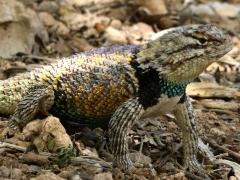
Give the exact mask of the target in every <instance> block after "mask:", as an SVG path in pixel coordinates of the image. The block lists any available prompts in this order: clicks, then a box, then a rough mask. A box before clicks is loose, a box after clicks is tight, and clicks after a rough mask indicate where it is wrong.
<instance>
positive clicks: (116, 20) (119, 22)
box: [110, 19, 122, 29]
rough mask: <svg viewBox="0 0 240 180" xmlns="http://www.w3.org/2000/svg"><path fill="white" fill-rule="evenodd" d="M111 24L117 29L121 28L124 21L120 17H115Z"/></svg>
mask: <svg viewBox="0 0 240 180" xmlns="http://www.w3.org/2000/svg"><path fill="white" fill-rule="evenodd" d="M110 26H111V27H113V28H115V29H120V28H121V27H122V22H121V21H120V20H118V19H113V20H112V22H111V24H110Z"/></svg>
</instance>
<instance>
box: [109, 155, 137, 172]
mask: <svg viewBox="0 0 240 180" xmlns="http://www.w3.org/2000/svg"><path fill="white" fill-rule="evenodd" d="M113 167H114V168H115V167H117V168H119V169H121V170H123V171H124V172H125V173H132V172H134V171H135V170H136V168H135V167H134V166H133V163H132V161H131V160H130V158H129V157H128V156H127V155H125V156H116V157H115V158H114V160H113Z"/></svg>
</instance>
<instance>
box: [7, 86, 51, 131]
mask: <svg viewBox="0 0 240 180" xmlns="http://www.w3.org/2000/svg"><path fill="white" fill-rule="evenodd" d="M53 103H54V91H53V90H52V89H50V88H49V86H48V85H45V84H36V85H34V86H32V87H30V88H29V89H28V90H27V91H26V93H25V95H24V96H23V98H22V99H21V101H20V102H19V103H18V104H17V107H16V109H15V112H14V114H13V116H12V117H11V119H10V121H9V127H10V128H13V127H15V126H19V127H21V128H22V127H24V126H25V125H26V124H27V123H28V122H30V121H31V120H32V119H33V118H34V116H35V115H36V114H37V113H42V114H44V115H48V111H49V109H50V108H51V107H52V105H53Z"/></svg>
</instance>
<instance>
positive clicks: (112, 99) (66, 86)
mask: <svg viewBox="0 0 240 180" xmlns="http://www.w3.org/2000/svg"><path fill="white" fill-rule="evenodd" d="M137 49H138V47H137V46H115V47H111V48H99V49H95V50H91V51H88V52H84V53H80V54H78V55H74V56H71V57H68V58H63V59H61V60H60V61H58V62H57V63H53V64H51V65H49V66H45V67H43V68H39V69H36V70H34V71H31V72H28V73H25V74H24V75H21V76H16V77H13V78H10V79H8V80H4V81H1V82H0V100H1V99H5V100H4V102H6V99H8V103H7V104H8V107H6V106H2V105H3V104H2V103H1V101H0V107H1V109H0V113H2V114H11V113H12V112H13V111H14V109H15V107H16V104H17V103H18V102H19V101H20V100H21V98H22V96H23V95H24V93H25V92H26V91H27V89H28V87H29V86H32V85H34V84H38V83H40V84H41V83H44V84H49V86H50V87H51V88H52V89H53V90H54V97H55V99H54V105H53V107H52V108H51V110H50V112H51V113H52V114H53V115H56V116H58V117H60V118H63V119H65V118H67V119H68V120H72V121H76V122H80V123H81V124H90V123H95V120H96V121H98V120H99V123H103V121H102V119H107V120H108V119H109V118H110V117H111V115H112V114H113V113H114V111H115V110H116V109H117V108H118V106H120V105H121V104H122V103H123V102H125V101H126V100H127V99H129V98H131V97H133V96H135V95H136V92H137V88H138V85H137V84H138V83H137V79H136V78H135V76H134V74H135V70H134V68H132V67H131V65H130V62H131V60H132V56H133V54H134V52H135V51H137ZM9 84H11V86H9ZM18 84H20V85H19V88H21V89H19V88H18V86H17V85H18ZM23 84H24V86H23ZM9 90H10V91H9ZM16 94H18V96H16ZM12 97H14V98H12ZM9 102H11V103H9ZM9 105H10V106H9ZM106 123H107V122H106Z"/></svg>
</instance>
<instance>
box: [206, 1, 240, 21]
mask: <svg viewBox="0 0 240 180" xmlns="http://www.w3.org/2000/svg"><path fill="white" fill-rule="evenodd" d="M210 6H211V7H212V8H213V9H214V10H215V11H216V12H217V13H218V14H219V15H220V16H223V17H228V18H236V17H237V16H239V13H240V5H236V4H235V5H233V4H228V3H221V2H213V3H211V4H210Z"/></svg>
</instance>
